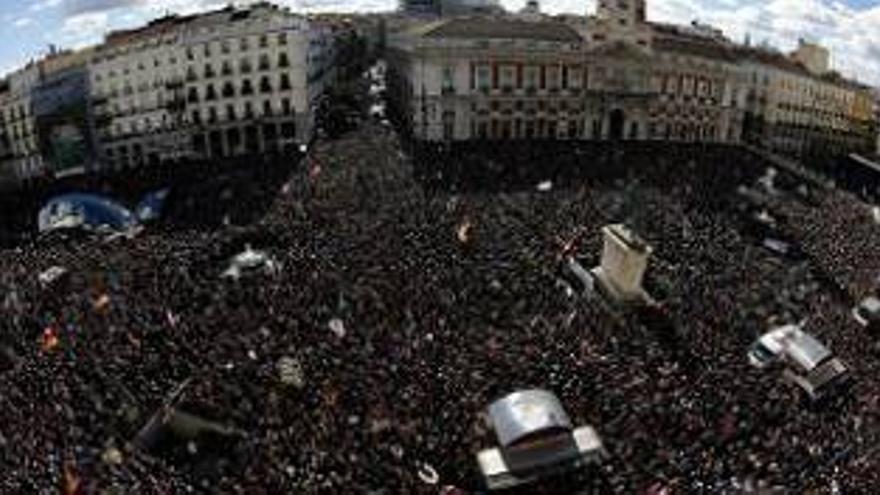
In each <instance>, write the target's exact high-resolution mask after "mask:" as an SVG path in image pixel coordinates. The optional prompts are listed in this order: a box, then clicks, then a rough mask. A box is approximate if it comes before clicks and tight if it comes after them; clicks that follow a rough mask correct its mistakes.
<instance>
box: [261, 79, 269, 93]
mask: <svg viewBox="0 0 880 495" xmlns="http://www.w3.org/2000/svg"><path fill="white" fill-rule="evenodd" d="M260 92H261V93H270V92H272V84H271V83H270V82H269V78H268V77H266V76H263V78H262V79H260Z"/></svg>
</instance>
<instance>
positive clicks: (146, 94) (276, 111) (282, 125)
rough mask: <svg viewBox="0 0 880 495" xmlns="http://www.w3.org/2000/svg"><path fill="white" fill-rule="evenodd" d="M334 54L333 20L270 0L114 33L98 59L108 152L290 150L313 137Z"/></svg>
mask: <svg viewBox="0 0 880 495" xmlns="http://www.w3.org/2000/svg"><path fill="white" fill-rule="evenodd" d="M334 62H335V54H334V44H333V38H332V36H331V33H330V31H329V30H328V29H327V28H325V27H322V26H311V25H310V23H309V21H308V20H307V19H306V18H304V17H302V16H297V15H294V14H291V13H290V11H288V10H286V9H281V8H278V7H275V6H272V5H269V4H265V3H261V4H256V5H253V6H252V7H250V8H247V9H234V8H226V9H223V10H220V11H215V12H210V13H205V14H200V15H194V16H189V17H177V16H170V17H166V18H163V19H159V20H156V21H154V22H152V23H150V24H149V25H147V26H146V27H144V28H141V29H137V30H133V31H126V32H117V33H113V34H111V35H109V36H108V37H107V39H106V42H105V43H104V44H103V45H101V46H99V47H98V48H97V49H96V51H95V56H94V57H93V58H92V61H91V64H90V66H89V71H90V73H91V77H92V87H93V95H94V99H93V102H94V106H95V109H96V114H97V115H98V117H97V121H98V133H99V137H100V140H101V142H102V148H103V157H104V159H105V160H106V161H107V163H110V164H112V165H114V166H116V167H125V166H138V165H140V164H144V163H146V164H156V163H160V162H167V161H174V160H179V159H183V158H190V159H216V158H226V157H233V156H241V155H248V154H258V153H259V154H272V153H290V152H292V150H294V149H296V148H297V145H298V144H300V143H305V142H307V141H309V139H310V138H311V135H312V133H313V128H314V109H315V106H316V103H317V100H318V98H319V97H320V95H321V94H322V93H323V92H324V91H325V90H326V86H327V84H329V83H330V81H332V79H333V65H334Z"/></svg>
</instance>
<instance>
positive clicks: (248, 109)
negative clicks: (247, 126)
mask: <svg viewBox="0 0 880 495" xmlns="http://www.w3.org/2000/svg"><path fill="white" fill-rule="evenodd" d="M244 116H245V118H248V119H252V118H254V107H253V105H251V102H249V101H246V102H244Z"/></svg>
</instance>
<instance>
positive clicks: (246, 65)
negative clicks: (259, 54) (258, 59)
mask: <svg viewBox="0 0 880 495" xmlns="http://www.w3.org/2000/svg"><path fill="white" fill-rule="evenodd" d="M239 69H240V70H241V73H242V74H250V73H251V61H250V60H249V59H247V58H243V59H241V62H239Z"/></svg>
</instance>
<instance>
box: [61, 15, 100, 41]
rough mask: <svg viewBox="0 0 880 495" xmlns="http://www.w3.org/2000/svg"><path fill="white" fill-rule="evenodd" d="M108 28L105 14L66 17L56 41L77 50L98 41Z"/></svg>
mask: <svg viewBox="0 0 880 495" xmlns="http://www.w3.org/2000/svg"><path fill="white" fill-rule="evenodd" d="M108 26H109V16H108V14H107V13H106V12H91V13H86V14H78V15H75V16H72V17H68V18H67V19H65V20H64V24H63V25H62V26H61V32H60V33H59V36H58V40H57V41H60V44H61V45H62V46H66V47H73V48H78V47H82V46H85V45H88V44H91V43H96V42H98V41H100V39H101V37H102V36H103V35H104V33H106V32H107V28H108Z"/></svg>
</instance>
